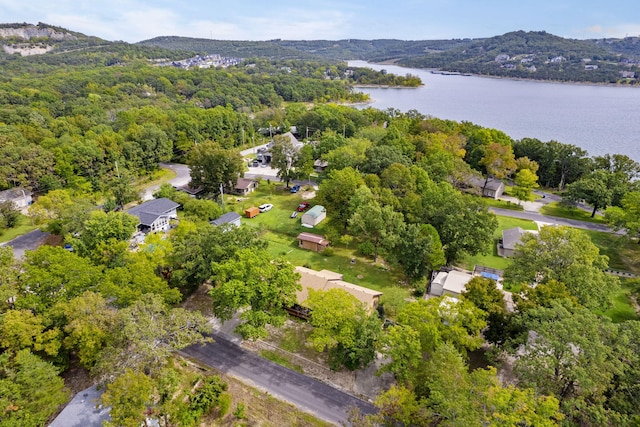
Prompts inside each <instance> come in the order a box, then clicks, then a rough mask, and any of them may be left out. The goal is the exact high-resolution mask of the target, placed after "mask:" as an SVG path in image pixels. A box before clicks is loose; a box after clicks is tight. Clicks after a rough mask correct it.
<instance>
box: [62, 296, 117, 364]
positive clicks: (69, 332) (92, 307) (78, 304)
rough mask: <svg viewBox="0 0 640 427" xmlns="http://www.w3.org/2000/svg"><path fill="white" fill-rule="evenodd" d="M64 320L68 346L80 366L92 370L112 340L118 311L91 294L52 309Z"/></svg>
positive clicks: (65, 340) (65, 343)
mask: <svg viewBox="0 0 640 427" xmlns="http://www.w3.org/2000/svg"><path fill="white" fill-rule="evenodd" d="M52 313H54V315H56V316H58V317H60V318H62V319H63V320H62V322H63V324H64V327H63V329H64V333H65V335H66V336H65V338H64V341H63V344H64V347H65V348H66V349H67V350H69V351H73V352H75V354H76V355H77V356H78V360H79V361H80V364H81V365H82V366H84V367H85V368H87V369H91V368H92V367H93V365H95V363H96V361H97V360H98V359H99V357H100V352H101V351H102V349H103V348H104V347H105V346H106V344H107V343H108V342H109V340H110V338H111V333H112V331H113V328H114V325H115V319H116V313H117V311H116V310H115V309H114V308H113V307H111V306H110V304H109V302H108V301H107V300H106V299H105V298H104V297H103V296H102V295H100V294H97V293H94V292H90V291H87V292H85V293H84V294H82V295H80V296H79V297H76V298H73V299H72V300H70V301H68V302H61V303H58V304H57V305H56V306H55V307H54V308H53V310H52Z"/></svg>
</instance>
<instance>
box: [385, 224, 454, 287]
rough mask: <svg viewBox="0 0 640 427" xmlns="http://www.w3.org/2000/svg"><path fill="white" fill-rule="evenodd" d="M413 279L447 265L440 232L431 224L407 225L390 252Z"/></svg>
mask: <svg viewBox="0 0 640 427" xmlns="http://www.w3.org/2000/svg"><path fill="white" fill-rule="evenodd" d="M390 256H392V257H393V258H394V259H395V260H396V262H397V263H398V264H400V265H401V266H402V269H403V271H404V273H405V274H406V275H407V277H409V278H411V279H414V280H415V279H419V278H421V277H425V276H427V275H428V274H429V273H430V272H431V271H434V270H437V269H438V268H440V267H442V266H443V265H445V264H446V258H445V255H444V250H443V249H442V242H440V236H438V231H437V230H436V229H435V228H434V227H433V226H432V225H430V224H406V225H405V226H404V227H403V228H402V229H401V230H400V232H399V234H398V238H397V239H396V242H395V245H394V246H393V250H391V251H390Z"/></svg>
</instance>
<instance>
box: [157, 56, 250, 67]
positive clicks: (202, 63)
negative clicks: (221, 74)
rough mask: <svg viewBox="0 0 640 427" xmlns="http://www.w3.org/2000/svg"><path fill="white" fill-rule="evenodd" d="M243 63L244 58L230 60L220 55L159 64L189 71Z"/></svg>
mask: <svg viewBox="0 0 640 427" xmlns="http://www.w3.org/2000/svg"><path fill="white" fill-rule="evenodd" d="M241 61H242V58H230V57H226V56H220V55H217V54H215V55H197V56H194V57H193V58H188V59H183V60H181V61H168V62H160V63H158V65H159V66H161V67H177V68H182V69H185V70H188V69H190V68H211V67H222V68H226V67H229V66H231V65H237V64H239V63H240V62H241Z"/></svg>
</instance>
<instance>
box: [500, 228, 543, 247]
mask: <svg viewBox="0 0 640 427" xmlns="http://www.w3.org/2000/svg"><path fill="white" fill-rule="evenodd" d="M525 233H532V234H536V233H537V231H535V230H523V229H522V228H520V227H514V228H507V229H506V230H503V231H502V247H503V248H505V249H515V247H516V245H517V244H518V243H521V242H522V236H524V234H525Z"/></svg>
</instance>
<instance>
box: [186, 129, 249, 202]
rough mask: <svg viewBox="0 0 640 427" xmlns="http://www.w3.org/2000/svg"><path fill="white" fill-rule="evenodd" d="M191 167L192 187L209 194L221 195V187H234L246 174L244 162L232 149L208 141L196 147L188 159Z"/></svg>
mask: <svg viewBox="0 0 640 427" xmlns="http://www.w3.org/2000/svg"><path fill="white" fill-rule="evenodd" d="M187 163H188V164H189V166H190V167H191V184H190V185H191V186H192V187H194V188H197V187H202V189H203V190H204V191H205V192H207V193H212V194H214V195H218V194H220V186H221V185H222V187H227V186H230V185H231V186H234V185H235V183H236V182H237V180H238V177H239V176H240V175H241V174H242V173H243V172H244V162H243V161H242V158H241V157H240V155H239V154H238V153H237V152H236V151H235V150H231V149H225V148H222V147H221V146H220V145H219V144H218V143H215V142H211V141H207V142H204V143H202V144H198V145H196V146H195V147H194V148H193V149H192V150H191V153H190V154H189V156H188V158H187Z"/></svg>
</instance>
